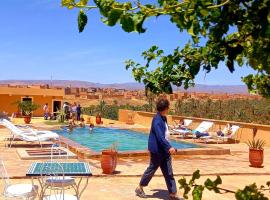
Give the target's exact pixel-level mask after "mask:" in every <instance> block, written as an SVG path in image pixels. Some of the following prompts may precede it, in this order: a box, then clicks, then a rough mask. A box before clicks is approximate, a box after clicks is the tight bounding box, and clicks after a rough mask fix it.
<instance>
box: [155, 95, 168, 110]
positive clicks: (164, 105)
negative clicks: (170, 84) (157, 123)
mask: <svg viewBox="0 0 270 200" xmlns="http://www.w3.org/2000/svg"><path fill="white" fill-rule="evenodd" d="M169 106H170V102H169V101H168V99H166V98H164V97H161V98H159V99H158V100H157V111H158V112H162V111H164V110H166V109H168V108H169Z"/></svg>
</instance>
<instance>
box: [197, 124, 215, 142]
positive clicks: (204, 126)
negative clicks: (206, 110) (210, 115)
mask: <svg viewBox="0 0 270 200" xmlns="http://www.w3.org/2000/svg"><path fill="white" fill-rule="evenodd" d="M213 125H214V123H213V122H209V121H203V122H202V123H200V125H199V126H198V127H197V128H196V129H195V130H193V131H192V134H193V138H194V139H196V138H197V137H196V132H200V133H205V132H208V131H209V129H210V128H211V127H212V126H213ZM209 138H211V136H202V137H200V138H199V139H205V140H207V139H209Z"/></svg>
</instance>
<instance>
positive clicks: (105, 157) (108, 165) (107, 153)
mask: <svg viewBox="0 0 270 200" xmlns="http://www.w3.org/2000/svg"><path fill="white" fill-rule="evenodd" d="M116 165H117V151H115V150H103V151H102V155H101V168H102V170H103V173H104V174H112V173H113V172H114V171H115V168H116Z"/></svg>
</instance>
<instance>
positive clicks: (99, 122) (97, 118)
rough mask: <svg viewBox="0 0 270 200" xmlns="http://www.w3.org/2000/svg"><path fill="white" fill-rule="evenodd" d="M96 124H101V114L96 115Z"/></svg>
mask: <svg viewBox="0 0 270 200" xmlns="http://www.w3.org/2000/svg"><path fill="white" fill-rule="evenodd" d="M96 124H101V116H99V115H97V116H96Z"/></svg>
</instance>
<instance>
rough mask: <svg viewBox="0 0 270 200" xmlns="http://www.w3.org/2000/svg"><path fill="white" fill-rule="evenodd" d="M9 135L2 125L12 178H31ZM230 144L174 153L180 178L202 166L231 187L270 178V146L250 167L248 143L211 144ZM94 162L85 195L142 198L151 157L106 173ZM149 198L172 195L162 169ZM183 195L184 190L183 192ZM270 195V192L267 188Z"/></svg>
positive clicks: (5, 156) (121, 161) (3, 155)
mask: <svg viewBox="0 0 270 200" xmlns="http://www.w3.org/2000/svg"><path fill="white" fill-rule="evenodd" d="M7 135H8V131H7V130H6V129H0V140H1V147H0V151H1V152H0V156H1V158H2V159H3V160H4V162H5V164H6V166H7V170H8V173H9V175H10V177H11V178H12V182H14V183H18V182H27V181H29V182H30V180H29V179H28V180H25V179H26V177H25V173H26V171H27V169H28V167H29V166H30V164H31V163H32V162H33V161H31V160H21V159H20V158H19V156H18V155H17V153H16V148H17V147H13V148H6V147H5V146H4V142H3V138H4V137H6V136H7ZM210 146H219V147H225V148H230V150H231V155H204V156H202V155H197V156H174V157H173V169H174V174H175V175H176V179H177V180H178V179H179V178H181V177H182V176H187V177H188V178H189V177H190V175H191V174H192V173H193V171H195V170H196V169H200V170H201V174H202V175H203V177H202V178H201V179H202V181H204V180H205V179H206V178H207V177H209V176H210V177H213V178H215V177H214V175H217V174H219V175H221V176H222V179H223V187H225V188H227V189H231V190H237V189H238V188H243V187H244V186H245V185H247V184H249V183H253V182H256V183H257V184H258V185H261V184H265V183H266V182H267V181H269V180H270V159H269V158H270V148H265V159H264V168H252V167H249V161H248V147H247V146H246V145H245V144H218V145H217V144H211V145H210ZM87 161H88V162H89V163H90V165H91V166H92V171H93V174H94V176H93V177H92V178H91V180H90V184H89V185H88V188H87V190H86V191H85V193H84V195H83V197H82V199H83V200H84V199H85V200H86V199H102V200H103V199H119V200H122V199H123V200H124V199H139V198H137V197H135V196H134V188H135V187H136V185H137V184H138V182H139V180H140V176H141V174H142V173H143V172H144V170H145V169H146V167H147V165H148V157H135V158H119V162H118V166H117V173H116V174H114V175H110V176H107V175H104V174H102V170H101V168H100V161H99V160H98V159H87ZM146 192H147V194H148V195H149V199H168V196H167V192H166V186H165V183H164V180H163V177H162V176H161V172H160V170H158V171H157V173H156V176H155V177H154V178H153V181H152V182H151V183H150V185H149V187H148V188H146ZM180 195H181V193H180ZM266 195H268V197H270V193H267V192H266ZM203 199H211V200H212V199H213V200H214V199H218V200H223V199H224V200H225V199H226V200H227V199H228V200H229V199H233V194H229V193H227V194H222V195H220V194H214V193H212V192H207V191H206V192H205V194H204V198H203Z"/></svg>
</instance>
